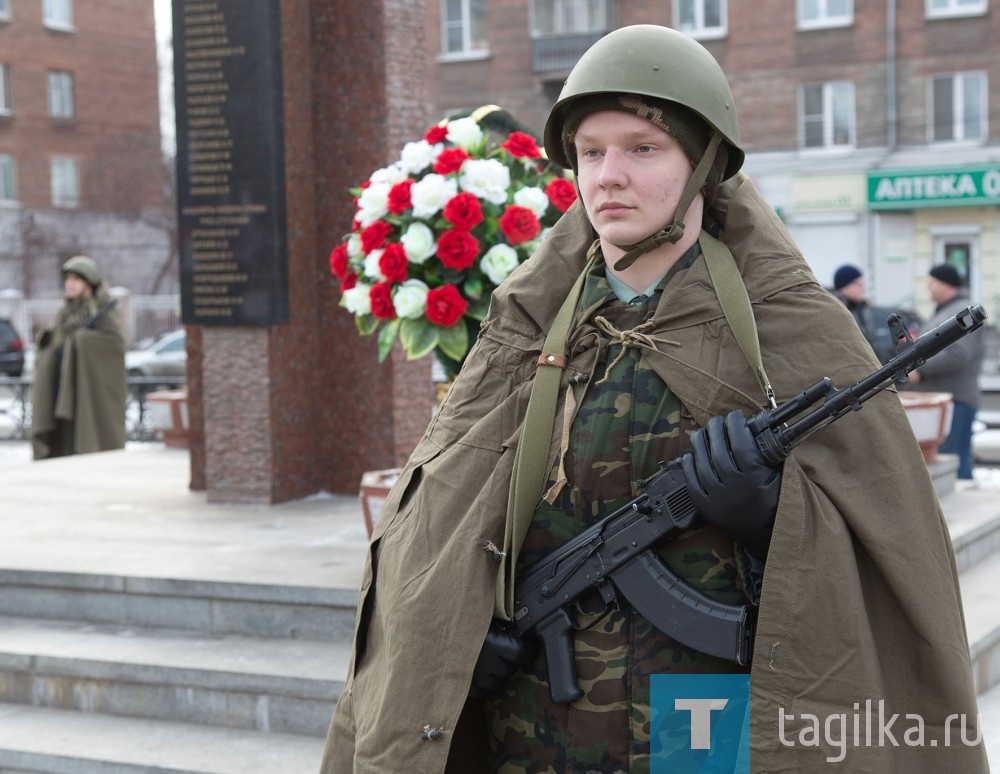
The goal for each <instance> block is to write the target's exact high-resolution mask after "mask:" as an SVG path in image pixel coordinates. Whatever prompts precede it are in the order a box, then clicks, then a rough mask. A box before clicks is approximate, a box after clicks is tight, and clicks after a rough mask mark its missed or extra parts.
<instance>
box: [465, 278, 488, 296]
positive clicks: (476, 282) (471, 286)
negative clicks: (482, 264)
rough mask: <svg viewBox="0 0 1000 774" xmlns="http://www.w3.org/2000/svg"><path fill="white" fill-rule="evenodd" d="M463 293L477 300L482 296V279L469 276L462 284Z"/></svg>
mask: <svg viewBox="0 0 1000 774" xmlns="http://www.w3.org/2000/svg"><path fill="white" fill-rule="evenodd" d="M462 290H464V291H465V295H466V296H468V297H469V298H471V299H475V300H479V299H480V298H482V297H483V280H482V278H481V277H470V278H469V279H467V280H466V281H465V284H464V285H463V286H462Z"/></svg>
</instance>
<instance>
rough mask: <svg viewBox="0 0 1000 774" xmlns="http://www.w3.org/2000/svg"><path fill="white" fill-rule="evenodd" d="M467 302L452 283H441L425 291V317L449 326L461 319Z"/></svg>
mask: <svg viewBox="0 0 1000 774" xmlns="http://www.w3.org/2000/svg"><path fill="white" fill-rule="evenodd" d="M467 306H468V303H467V302H466V300H465V299H464V298H462V295H461V294H460V293H459V292H458V288H456V287H455V286H454V285H442V286H441V287H439V288H434V289H433V290H429V291H427V312H426V315H427V319H428V320H430V321H431V322H432V323H434V324H435V325H441V326H444V327H445V328H450V327H451V326H452V325H454V324H455V323H457V322H458V321H459V320H461V319H462V315H463V314H465V308H466V307H467Z"/></svg>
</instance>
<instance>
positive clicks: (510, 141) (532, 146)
mask: <svg viewBox="0 0 1000 774" xmlns="http://www.w3.org/2000/svg"><path fill="white" fill-rule="evenodd" d="M500 147H501V148H506V149H507V151H508V152H509V153H510V155H511V156H517V157H518V158H522V159H537V158H538V157H539V156H540V155H541V152H540V151H539V150H538V143H537V142H535V138H534V137H532V136H531V135H530V134H525V133H524V132H511V133H510V136H509V137H508V138H507V140H506V142H504V144H503V145H501V146H500Z"/></svg>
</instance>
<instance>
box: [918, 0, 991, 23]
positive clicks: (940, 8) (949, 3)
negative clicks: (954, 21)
mask: <svg viewBox="0 0 1000 774" xmlns="http://www.w3.org/2000/svg"><path fill="white" fill-rule="evenodd" d="M926 1H927V18H928V19H938V18H942V17H944V18H946V17H950V16H981V15H982V14H984V13H986V0H926Z"/></svg>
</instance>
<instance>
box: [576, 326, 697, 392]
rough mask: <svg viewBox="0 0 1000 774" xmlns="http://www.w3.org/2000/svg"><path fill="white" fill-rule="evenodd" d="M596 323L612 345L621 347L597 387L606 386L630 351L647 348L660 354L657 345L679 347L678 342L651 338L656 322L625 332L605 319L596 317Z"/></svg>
mask: <svg viewBox="0 0 1000 774" xmlns="http://www.w3.org/2000/svg"><path fill="white" fill-rule="evenodd" d="M594 323H595V324H596V325H597V327H598V328H600V329H601V330H602V331H604V333H606V334H607V335H608V336H609V337H610V338H611V344H620V345H621V351H620V352H619V353H618V354H617V355H615V358H614V360H612V361H611V362H610V363H608V365H607V367H606V368H605V369H604V376H602V377H601V378H600V379H598V380H597V381H596V382H594V385H595V386H599V385H602V384H604V383H605V382H606V381H607V380H608V379H609V378H610V376H611V372H612V370H614V367H615V366H616V365H618V364H619V363H620V362H621V361H622V358H623V357H625V355H626V354H627V353H628V351H629V350H630V349H639V347H646V348H647V349H651V350H653V351H654V352H659V351H660V350H659V349H658V348H657V346H656V345H657V343H660V344H672V345H674V346H679V343H678V342H676V341H670V340H668V339H661V338H658V337H656V336H650V335H649V334H648V333H647V331H651V330H652V329H653V327H654V322H653V321H652V320H647V321H646V322H644V323H641V324H640V325H637V326H635V327H634V328H628V329H626V330H624V331H621V330H618V328H616V327H615V326H614V325H613V324H612V323H610V322H609V321H608V320H607V318H605V317H600V316H598V317H595V318H594Z"/></svg>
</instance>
